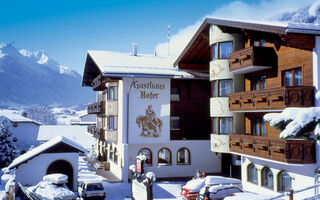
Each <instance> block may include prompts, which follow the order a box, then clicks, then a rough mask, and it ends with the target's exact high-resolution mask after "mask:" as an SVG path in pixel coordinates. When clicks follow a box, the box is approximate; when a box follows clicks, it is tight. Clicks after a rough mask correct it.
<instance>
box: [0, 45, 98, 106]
mask: <svg viewBox="0 0 320 200" xmlns="http://www.w3.org/2000/svg"><path fill="white" fill-rule="evenodd" d="M94 99H95V95H94V92H92V91H91V89H90V88H83V87H81V76H80V75H79V74H78V73H77V72H75V71H74V70H71V69H69V68H68V67H65V66H62V65H60V64H59V63H58V62H56V61H55V60H53V59H51V58H49V57H48V56H47V55H46V53H45V52H44V51H43V50H40V51H36V52H29V51H27V50H25V49H17V48H16V47H15V46H14V45H13V43H2V44H0V106H1V107H14V106H24V107H32V106H48V105H52V106H53V105H61V106H69V105H79V104H83V103H88V102H92V101H94Z"/></svg>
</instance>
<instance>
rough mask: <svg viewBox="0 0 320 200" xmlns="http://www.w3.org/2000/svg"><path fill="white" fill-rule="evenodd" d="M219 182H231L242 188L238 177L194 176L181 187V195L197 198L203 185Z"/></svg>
mask: <svg viewBox="0 0 320 200" xmlns="http://www.w3.org/2000/svg"><path fill="white" fill-rule="evenodd" d="M219 184H222V185H225V184H233V185H237V186H238V187H239V188H242V185H241V181H240V180H239V179H235V178H228V177H223V176H207V177H205V178H196V179H192V180H190V181H188V182H187V183H186V185H184V186H182V187H181V195H182V197H183V198H184V199H197V197H198V194H199V192H200V189H201V188H203V187H204V186H205V185H207V186H209V185H210V186H211V185H219Z"/></svg>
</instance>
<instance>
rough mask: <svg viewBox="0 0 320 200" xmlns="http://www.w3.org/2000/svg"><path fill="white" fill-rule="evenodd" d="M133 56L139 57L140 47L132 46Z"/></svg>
mask: <svg viewBox="0 0 320 200" xmlns="http://www.w3.org/2000/svg"><path fill="white" fill-rule="evenodd" d="M132 55H133V56H137V55H138V45H137V44H132Z"/></svg>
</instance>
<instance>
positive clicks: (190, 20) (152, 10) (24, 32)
mask: <svg viewBox="0 0 320 200" xmlns="http://www.w3.org/2000/svg"><path fill="white" fill-rule="evenodd" d="M273 1H274V2H278V1H280V0H269V2H271V3H270V4H272V5H273ZM310 1H311V0H309V2H310ZM242 2H243V3H244V5H250V6H256V5H258V4H261V2H262V3H263V2H268V0H264V1H260V0H248V1H242ZM288 2H289V1H288ZM297 2H298V1H297ZM234 3H235V1H231V0H197V1H196V0H149V1H147V0H131V1H130V0H90V1H89V0H87V1H83V0H77V1H73V0H54V1H43V0H41V1H40V0H30V1H25V0H24V1H23V0H21V1H20V0H11V1H10V0H1V12H0V19H1V20H0V38H1V40H0V43H1V42H11V41H15V45H16V46H17V47H18V48H24V49H27V50H30V51H35V50H40V49H43V50H45V51H46V52H47V54H48V55H49V56H50V57H52V58H53V59H55V60H56V61H57V62H59V63H60V64H62V65H65V66H68V67H70V68H72V69H75V70H76V71H78V72H79V73H80V74H82V72H83V67H84V62H85V57H86V51H87V50H89V49H95V50H110V51H121V52H130V51H131V44H132V43H137V44H138V45H139V46H138V51H139V53H153V52H154V51H155V48H156V46H157V44H159V43H163V42H166V34H167V25H171V32H172V35H175V34H177V33H178V31H179V30H183V29H184V28H185V27H188V26H189V25H193V24H195V23H196V22H197V21H198V20H200V19H201V18H202V17H204V16H205V15H209V14H212V13H214V11H217V10H221V8H228V5H231V4H234ZM251 9H252V8H251ZM226 14H227V13H226ZM227 16H228V15H227Z"/></svg>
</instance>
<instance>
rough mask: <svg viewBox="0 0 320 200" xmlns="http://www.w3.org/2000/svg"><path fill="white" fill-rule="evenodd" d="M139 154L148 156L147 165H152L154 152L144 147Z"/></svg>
mask: <svg viewBox="0 0 320 200" xmlns="http://www.w3.org/2000/svg"><path fill="white" fill-rule="evenodd" d="M138 155H144V156H145V157H146V165H149V166H151V165H152V153H151V151H150V150H149V149H147V148H143V149H141V150H140V151H139V153H138Z"/></svg>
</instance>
